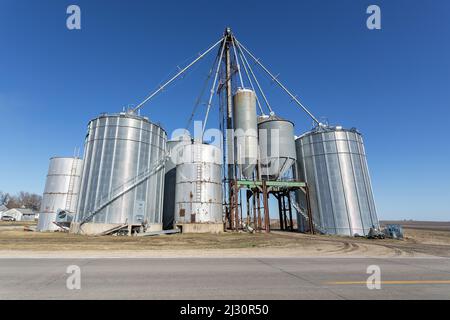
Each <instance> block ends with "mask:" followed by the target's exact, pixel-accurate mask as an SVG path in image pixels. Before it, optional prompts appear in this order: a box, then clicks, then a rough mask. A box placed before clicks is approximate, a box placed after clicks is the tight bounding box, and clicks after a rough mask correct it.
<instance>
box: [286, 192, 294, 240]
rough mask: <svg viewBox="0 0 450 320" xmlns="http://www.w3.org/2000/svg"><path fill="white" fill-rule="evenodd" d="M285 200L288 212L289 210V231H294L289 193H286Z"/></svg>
mask: <svg viewBox="0 0 450 320" xmlns="http://www.w3.org/2000/svg"><path fill="white" fill-rule="evenodd" d="M286 196H287V200H288V210H289V222H290V229H291V231H294V222H293V221H292V203H291V193H290V192H288V193H287V194H286Z"/></svg>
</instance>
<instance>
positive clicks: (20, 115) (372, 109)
mask: <svg viewBox="0 0 450 320" xmlns="http://www.w3.org/2000/svg"><path fill="white" fill-rule="evenodd" d="M228 3H229V7H230V10H229V11H228V12H227V11H226V10H225V9H226V8H225V7H224V6H223V2H219V1H206V0H205V1H171V0H166V1H137V0H136V1H125V0H123V1H119V0H114V1H106V0H103V1H100V0H89V1H82V0H72V1H63V0H53V1H50V0H42V1H31V0H29V1H22V0H1V1H0V112H1V114H0V119H1V121H0V137H1V141H2V143H1V148H0V190H3V191H6V192H12V193H15V192H17V191H19V190H26V191H31V192H36V193H42V192H43V188H44V183H45V176H46V171H47V166H48V159H49V158H50V157H51V156H56V155H59V156H63V155H69V156H70V155H72V154H73V149H74V147H76V146H79V147H82V144H83V139H84V136H85V133H86V125H87V122H88V121H89V120H90V119H91V118H93V117H95V116H96V115H98V114H99V113H100V112H116V111H119V110H120V109H121V108H122V107H123V106H126V105H132V104H137V103H138V102H140V100H142V99H143V98H145V96H146V95H147V94H148V93H149V92H150V91H151V90H152V89H154V88H155V87H156V86H157V85H158V84H159V83H160V82H161V81H162V80H164V79H166V78H167V76H168V75H169V74H172V73H173V71H174V70H176V66H177V65H183V64H184V63H186V62H188V61H189V59H190V58H193V57H195V55H196V54H197V53H198V52H200V51H201V50H204V49H206V48H207V47H208V46H209V45H210V44H212V43H213V42H214V41H217V40H218V39H219V37H220V36H221V34H222V32H223V29H224V28H225V27H226V26H231V27H232V28H233V31H234V32H235V34H236V36H237V37H238V39H240V41H241V42H243V43H244V44H246V46H247V47H248V48H250V49H251V50H252V51H254V52H255V53H257V56H258V57H260V58H261V59H262V61H263V62H264V63H265V64H266V65H267V66H269V67H270V69H272V70H273V71H274V73H276V74H280V79H281V80H282V81H283V82H284V83H285V84H286V85H287V86H288V87H289V88H291V89H292V90H293V91H294V92H295V93H296V94H297V95H298V96H299V97H300V98H301V100H302V101H303V102H304V103H305V104H306V105H308V106H309V108H310V109H311V110H312V111H313V112H314V114H315V115H317V116H318V117H326V118H327V119H328V120H329V122H330V123H332V124H341V125H343V126H346V127H357V128H359V130H360V131H361V132H363V134H364V136H365V142H366V149H367V153H368V161H369V168H370V171H371V176H372V182H373V188H374V194H375V200H376V202H377V209H378V214H379V217H380V218H381V219H403V218H411V219H426V220H450V143H449V141H450V134H449V129H448V121H449V119H450V105H449V104H450V41H449V39H450V2H449V1H447V0H434V1H425V0H421V1H416V0H408V1H406V0H402V1H400V0H390V1H380V0H376V1H356V0H341V1H333V0H328V1H283V0H278V1H270V2H268V1H228ZM69 4H78V5H79V6H80V7H81V10H82V30H81V31H69V30H68V29H67V28H66V17H67V15H66V8H67V6H68V5H69ZM370 4H378V5H379V6H380V7H381V10H382V30H377V31H369V30H368V29H367V28H366V18H367V16H368V15H367V14H366V13H365V11H366V8H367V6H368V5H370ZM211 63H212V56H211V57H210V58H208V59H205V60H204V61H203V62H202V63H201V64H200V65H199V66H197V67H196V68H195V70H194V71H192V72H191V73H189V74H188V75H187V77H186V78H185V79H183V80H181V81H179V82H177V83H176V85H174V86H171V87H170V88H169V89H168V90H167V91H166V92H164V93H163V94H162V95H160V96H158V97H157V98H156V99H155V100H153V101H152V102H151V103H150V104H148V105H147V106H146V107H145V108H144V109H143V114H145V115H147V116H149V117H150V118H151V119H153V120H154V121H160V122H161V123H162V124H163V126H164V127H165V128H166V129H167V131H168V132H171V131H172V130H173V129H175V128H179V127H183V126H184V125H185V123H186V120H187V117H188V116H189V115H190V113H191V110H192V107H193V104H194V102H195V100H196V98H197V96H198V94H199V92H200V90H201V87H202V83H203V80H204V78H205V75H206V73H207V71H208V69H209V67H210V65H211ZM260 78H261V79H262V82H263V85H264V86H265V88H266V91H267V95H268V96H269V98H270V100H271V101H272V104H273V105H274V106H275V108H276V110H277V113H278V114H279V115H281V116H284V117H287V118H289V119H291V120H293V121H295V123H296V133H297V134H300V133H302V132H304V131H306V130H307V129H309V128H310V126H311V122H310V120H308V119H307V118H306V116H305V115H304V114H303V113H302V112H301V111H300V110H299V109H298V108H297V107H296V106H295V105H294V104H293V103H291V102H290V99H288V98H287V97H285V96H284V95H282V94H281V93H280V91H279V89H278V88H276V87H275V85H272V84H270V82H269V81H268V80H267V79H266V78H263V77H260ZM208 90H209V89H208ZM201 116H202V115H201ZM214 117H216V116H215V115H213V119H214ZM216 118H217V117H216Z"/></svg>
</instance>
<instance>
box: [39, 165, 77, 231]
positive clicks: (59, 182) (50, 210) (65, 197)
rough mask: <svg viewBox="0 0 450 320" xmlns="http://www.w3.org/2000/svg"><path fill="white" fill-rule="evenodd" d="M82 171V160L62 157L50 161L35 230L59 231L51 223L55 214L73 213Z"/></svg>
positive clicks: (55, 217)
mask: <svg viewBox="0 0 450 320" xmlns="http://www.w3.org/2000/svg"><path fill="white" fill-rule="evenodd" d="M82 170H83V160H82V159H79V158H64V157H54V158H51V159H50V164H49V167H48V174H47V179H46V182H45V189H44V194H43V196H42V204H41V211H40V213H39V222H38V225H37V228H36V229H37V230H38V231H55V230H57V229H59V228H58V227H57V226H56V225H55V224H54V223H53V222H55V221H57V213H58V212H60V211H66V213H67V214H74V213H75V211H76V208H77V201H78V194H79V190H80V180H81V173H82Z"/></svg>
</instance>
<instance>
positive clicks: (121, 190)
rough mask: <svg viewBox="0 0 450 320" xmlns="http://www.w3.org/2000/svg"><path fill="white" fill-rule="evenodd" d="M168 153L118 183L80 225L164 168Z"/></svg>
mask: <svg viewBox="0 0 450 320" xmlns="http://www.w3.org/2000/svg"><path fill="white" fill-rule="evenodd" d="M167 157H168V155H165V156H164V157H162V158H161V159H159V160H158V161H157V162H156V163H155V164H154V165H153V166H152V167H151V168H149V169H147V170H145V171H143V172H141V173H140V174H138V175H137V176H135V177H133V178H131V179H130V180H128V181H126V182H125V183H124V184H122V185H120V186H119V187H117V188H115V189H113V190H112V191H111V192H110V193H109V194H108V195H107V196H106V197H105V200H104V201H101V202H100V205H99V206H98V207H97V208H95V209H94V210H93V211H91V212H89V213H88V215H87V216H86V218H84V219H83V220H82V221H81V222H80V226H81V225H83V224H85V223H86V222H88V221H90V220H92V218H94V216H95V215H96V214H97V213H99V212H100V211H101V210H103V209H104V208H106V207H107V206H108V205H109V204H110V203H112V202H114V201H115V200H117V199H118V198H120V197H121V196H123V195H124V194H125V193H127V192H129V191H131V190H133V189H134V188H136V187H137V186H139V185H140V184H141V183H143V182H145V181H147V179H149V178H150V177H151V176H152V175H154V174H155V173H157V172H159V171H160V170H161V169H163V168H164V164H165V162H166V159H167Z"/></svg>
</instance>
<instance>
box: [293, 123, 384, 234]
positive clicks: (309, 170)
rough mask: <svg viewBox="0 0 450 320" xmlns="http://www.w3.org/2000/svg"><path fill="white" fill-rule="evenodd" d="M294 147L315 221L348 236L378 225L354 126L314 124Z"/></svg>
mask: <svg viewBox="0 0 450 320" xmlns="http://www.w3.org/2000/svg"><path fill="white" fill-rule="evenodd" d="M296 148H297V159H298V165H299V168H300V178H301V179H305V180H306V182H307V183H308V185H309V190H310V200H311V201H310V202H311V210H312V214H313V220H314V222H315V223H316V224H318V225H319V226H321V228H322V229H324V230H325V231H326V232H327V233H329V234H339V235H350V236H353V235H356V234H358V235H367V233H368V232H369V229H370V228H371V227H372V226H374V227H376V228H379V222H378V218H377V214H376V209H375V202H374V199H373V194H372V187H371V183H370V177H369V170H368V167H367V161H366V154H365V151H364V144H363V139H362V136H361V134H360V133H359V132H358V131H357V130H356V129H350V130H347V129H343V128H342V127H323V126H321V127H317V128H316V129H314V130H312V131H311V132H307V133H306V134H304V135H302V136H300V137H299V138H298V139H297V140H296ZM300 201H302V199H301V198H300ZM303 207H306V205H305V204H303ZM300 225H302V224H301V223H299V226H300Z"/></svg>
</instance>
